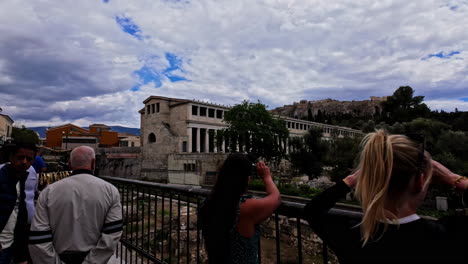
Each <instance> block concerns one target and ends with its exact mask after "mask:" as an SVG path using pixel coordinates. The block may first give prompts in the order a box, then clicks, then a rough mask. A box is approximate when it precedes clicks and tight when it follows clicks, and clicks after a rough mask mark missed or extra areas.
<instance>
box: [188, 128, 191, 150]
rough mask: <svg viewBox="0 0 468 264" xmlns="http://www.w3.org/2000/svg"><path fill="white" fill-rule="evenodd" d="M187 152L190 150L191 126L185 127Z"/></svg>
mask: <svg viewBox="0 0 468 264" xmlns="http://www.w3.org/2000/svg"><path fill="white" fill-rule="evenodd" d="M187 137H188V140H187V152H188V153H190V152H192V128H191V127H188V128H187Z"/></svg>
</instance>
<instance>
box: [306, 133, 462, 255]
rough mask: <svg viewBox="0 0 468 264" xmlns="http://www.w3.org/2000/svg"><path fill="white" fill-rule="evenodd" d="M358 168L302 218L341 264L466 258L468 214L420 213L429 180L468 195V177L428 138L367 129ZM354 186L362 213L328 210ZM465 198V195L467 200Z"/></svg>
mask: <svg viewBox="0 0 468 264" xmlns="http://www.w3.org/2000/svg"><path fill="white" fill-rule="evenodd" d="M362 145H363V150H362V152H361V156H360V162H359V166H358V169H357V170H356V173H354V174H352V175H350V176H348V177H346V178H345V179H344V180H343V181H340V182H338V183H337V184H336V185H334V186H333V187H331V188H329V189H327V190H325V191H324V192H322V193H321V194H320V195H318V196H317V197H315V198H314V199H313V200H311V201H310V202H309V203H308V204H307V205H306V207H305V216H306V218H307V220H308V221H309V223H310V226H311V227H312V229H313V230H314V232H316V233H317V235H318V236H319V237H320V238H322V240H324V241H325V242H327V244H328V246H329V247H330V248H331V249H332V250H333V251H334V253H335V254H336V255H337V257H338V259H339V260H340V263H468V250H467V248H466V245H468V218H467V217H466V216H449V217H443V218H441V219H439V220H438V221H435V222H434V221H429V220H426V219H423V218H421V217H420V216H418V215H417V214H416V210H417V208H418V207H419V206H420V204H421V203H422V201H423V200H424V197H425V196H426V192H427V189H428V186H429V184H430V183H437V184H445V185H451V186H453V188H454V189H455V190H457V191H459V192H463V193H464V199H465V200H468V199H467V198H468V191H467V187H468V180H467V178H466V177H463V176H460V175H457V174H454V173H452V172H451V171H450V170H448V169H447V168H445V167H444V166H443V165H441V164H440V163H438V162H436V161H433V160H431V157H430V155H429V153H428V152H426V151H424V144H423V143H422V142H417V141H415V140H412V139H410V138H409V137H407V136H403V135H388V134H387V133H386V132H385V131H383V130H378V131H377V132H375V133H370V134H368V135H367V136H366V137H365V138H364V140H363V142H362ZM352 188H355V196H356V198H357V199H358V200H359V201H360V203H361V206H362V210H363V216H362V219H352V218H349V217H345V216H338V215H336V214H335V215H330V214H327V212H328V211H329V209H330V208H332V207H333V206H334V205H335V203H336V202H337V201H338V200H340V199H342V198H344V197H345V195H346V193H348V192H349V191H351V189H352ZM465 204H467V203H466V201H465Z"/></svg>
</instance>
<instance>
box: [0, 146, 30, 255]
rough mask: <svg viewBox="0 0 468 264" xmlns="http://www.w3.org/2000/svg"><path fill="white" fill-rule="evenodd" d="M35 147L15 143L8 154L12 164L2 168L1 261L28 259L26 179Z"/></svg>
mask: <svg viewBox="0 0 468 264" xmlns="http://www.w3.org/2000/svg"><path fill="white" fill-rule="evenodd" d="M35 155H36V147H35V146H34V145H33V144H19V143H17V144H15V146H13V147H12V150H11V153H10V154H9V161H10V163H9V164H6V165H5V166H3V167H2V168H1V169H0V246H1V252H0V264H4V263H5V264H9V263H11V260H12V259H13V261H14V263H27V259H28V247H27V246H28V213H27V209H26V201H25V200H26V193H25V182H26V179H27V177H28V174H29V173H28V171H27V170H28V169H29V167H30V166H31V164H32V162H33V160H34V156H35Z"/></svg>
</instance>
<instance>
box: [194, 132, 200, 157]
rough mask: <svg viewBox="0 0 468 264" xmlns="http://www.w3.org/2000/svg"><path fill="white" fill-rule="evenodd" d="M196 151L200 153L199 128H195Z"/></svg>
mask: <svg viewBox="0 0 468 264" xmlns="http://www.w3.org/2000/svg"><path fill="white" fill-rule="evenodd" d="M196 146H197V149H196V150H195V151H196V152H198V153H200V128H199V127H197V145H196Z"/></svg>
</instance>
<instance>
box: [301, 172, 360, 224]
mask: <svg viewBox="0 0 468 264" xmlns="http://www.w3.org/2000/svg"><path fill="white" fill-rule="evenodd" d="M350 191H351V189H350V188H349V187H348V185H346V183H344V182H343V181H339V182H338V183H337V184H335V185H333V186H332V187H330V188H328V189H326V190H325V191H323V192H321V193H320V194H318V195H317V196H315V197H314V198H313V199H312V200H311V201H310V202H308V203H307V205H306V206H305V208H304V215H305V218H306V220H307V221H308V222H309V224H310V225H311V226H313V225H315V223H316V222H317V220H320V218H321V217H323V216H324V215H325V214H327V212H328V211H329V210H330V209H331V208H332V207H333V206H335V204H336V202H337V201H339V200H340V199H343V198H344V197H345V196H346V194H347V193H348V192H350Z"/></svg>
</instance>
